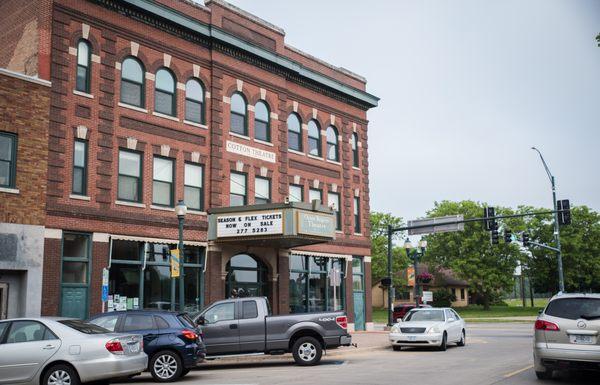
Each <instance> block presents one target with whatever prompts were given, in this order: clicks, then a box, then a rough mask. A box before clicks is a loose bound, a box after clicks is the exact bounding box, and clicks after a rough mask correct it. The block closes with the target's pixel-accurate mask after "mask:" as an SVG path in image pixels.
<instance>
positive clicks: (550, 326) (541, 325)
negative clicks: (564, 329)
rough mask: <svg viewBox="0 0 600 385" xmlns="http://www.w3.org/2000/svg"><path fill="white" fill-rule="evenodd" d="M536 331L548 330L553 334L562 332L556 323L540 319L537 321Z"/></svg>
mask: <svg viewBox="0 0 600 385" xmlns="http://www.w3.org/2000/svg"><path fill="white" fill-rule="evenodd" d="M535 330H546V331H551V332H557V331H559V330H560V328H559V327H558V325H557V324H555V323H554V322H549V321H544V320H542V319H539V320H537V321H535Z"/></svg>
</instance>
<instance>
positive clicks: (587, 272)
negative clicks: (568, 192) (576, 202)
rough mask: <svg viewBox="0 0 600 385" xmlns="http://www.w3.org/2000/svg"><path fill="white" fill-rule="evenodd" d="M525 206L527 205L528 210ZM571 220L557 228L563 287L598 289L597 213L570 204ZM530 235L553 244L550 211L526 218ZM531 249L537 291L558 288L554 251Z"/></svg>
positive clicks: (599, 223)
mask: <svg viewBox="0 0 600 385" xmlns="http://www.w3.org/2000/svg"><path fill="white" fill-rule="evenodd" d="M527 209H528V208H526V210H527ZM571 221H572V222H571V224H570V225H567V226H562V227H561V229H560V242H561V250H562V258H563V271H564V278H565V290H566V291H568V292H573V291H596V292H597V291H598V290H600V214H599V213H597V212H595V211H593V210H591V209H590V208H589V207H587V206H576V207H573V208H571ZM526 226H527V227H528V228H529V231H530V234H531V239H532V240H534V241H536V242H538V243H543V244H547V245H551V246H554V236H553V231H554V227H553V226H554V219H553V217H552V215H546V216H543V217H534V218H531V219H528V220H527V221H526ZM529 249H530V250H531V253H532V258H531V261H530V270H531V275H532V281H533V284H534V288H535V290H536V291H537V292H541V293H546V292H553V293H555V292H557V291H558V264H557V260H556V253H555V252H553V251H550V250H545V249H542V248H538V247H530V248H529Z"/></svg>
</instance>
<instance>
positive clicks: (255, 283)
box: [0, 0, 378, 329]
mask: <svg viewBox="0 0 600 385" xmlns="http://www.w3.org/2000/svg"><path fill="white" fill-rule="evenodd" d="M35 9H37V10H38V11H33V10H35ZM0 12H2V14H3V15H4V16H5V17H8V16H12V17H11V22H10V23H8V22H7V23H6V24H5V23H4V21H3V25H6V26H7V27H8V28H6V29H5V31H2V32H1V33H0V35H2V37H3V38H8V37H10V38H11V42H12V41H14V43H11V44H9V45H6V46H3V47H1V48H0V66H4V67H8V68H11V69H13V70H15V71H21V72H24V73H28V74H30V75H34V76H39V77H41V78H44V79H46V78H47V79H48V80H49V81H51V83H52V87H51V103H50V104H51V105H50V108H49V120H50V123H49V141H48V158H47V159H48V167H47V186H48V187H47V194H46V195H47V199H46V216H45V223H44V224H45V243H44V279H43V293H44V295H43V298H42V310H41V312H42V314H44V315H56V314H62V315H72V316H80V317H85V316H87V315H89V314H93V313H97V312H100V311H102V308H103V306H108V307H109V308H138V307H140V308H141V307H154V308H166V307H169V305H170V301H171V300H172V298H173V297H172V294H171V293H172V290H173V288H172V286H171V285H172V281H171V279H170V271H169V269H170V267H169V262H170V253H171V250H173V249H175V248H176V246H177V238H178V226H177V224H178V220H177V217H176V215H175V209H174V207H175V205H176V204H177V202H178V201H180V200H183V201H184V202H185V204H186V206H187V208H188V210H187V214H186V216H185V231H184V245H185V246H184V250H185V253H184V254H185V256H184V258H183V259H184V265H183V268H184V285H183V286H184V296H185V308H186V310H195V309H200V308H203V307H205V306H206V305H208V304H210V303H211V302H212V301H214V300H218V299H223V298H227V297H230V296H232V295H236V294H240V295H264V296H267V297H268V298H269V300H270V302H271V305H272V308H273V311H274V312H275V313H288V312H303V311H317V310H332V309H342V308H343V309H345V310H346V311H347V312H348V314H349V316H350V319H351V321H353V324H354V326H355V327H356V328H357V329H363V328H366V327H369V326H370V325H371V323H370V321H371V310H370V308H371V306H370V301H371V295H370V293H369V290H370V287H371V282H370V257H369V255H370V241H369V222H368V218H369V215H368V213H369V187H368V182H369V179H368V177H369V174H368V155H367V149H368V146H367V123H368V122H367V118H366V112H367V110H368V109H369V108H372V107H374V106H376V105H377V101H378V99H377V98H376V97H374V96H372V95H370V94H369V93H367V92H366V80H365V79H364V78H362V77H361V76H359V75H356V74H353V73H352V72H350V71H348V70H345V69H343V68H338V67H334V66H332V65H329V64H327V63H324V62H322V61H320V60H318V59H316V58H314V57H312V56H310V55H308V54H306V53H304V52H301V51H299V50H297V49H295V48H293V47H290V46H288V45H286V44H285V41H284V35H285V33H284V31H283V30H282V29H280V28H279V27H277V26H274V25H272V24H270V23H268V22H266V21H264V20H261V19H259V18H257V17H256V16H253V15H251V14H248V13H246V12H245V11H243V10H240V9H239V8H237V7H234V6H232V5H230V4H228V3H226V2H224V1H221V0H207V1H205V5H200V4H197V3H193V2H190V1H183V0H180V1H166V0H159V1H149V0H143V1H131V0H121V1H117V0H90V1H76V0H54V1H51V0H38V1H32V2H27V3H25V2H18V1H7V2H3V4H2V5H0ZM7 15H8V16H7ZM50 15H51V16H50ZM32 42H35V43H32ZM32 44H37V50H35V49H33V50H32V49H31V46H32ZM319 202H320V203H319ZM332 207H333V209H331V208H332ZM236 226H237V228H236ZM243 228H245V229H246V230H243V231H239V232H237V231H236V230H237V229H243ZM244 231H249V232H247V233H246V232H244ZM103 269H107V270H108V272H109V293H108V294H109V301H107V302H106V303H103V301H102V290H101V286H102V271H103ZM173 282H175V281H173ZM178 285H179V283H178V282H177V283H176V284H175V286H176V287H175V292H176V293H178V292H179V289H178Z"/></svg>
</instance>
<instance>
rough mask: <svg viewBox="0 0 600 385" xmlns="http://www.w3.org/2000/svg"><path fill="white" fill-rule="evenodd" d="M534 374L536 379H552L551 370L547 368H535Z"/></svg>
mask: <svg viewBox="0 0 600 385" xmlns="http://www.w3.org/2000/svg"><path fill="white" fill-rule="evenodd" d="M535 376H536V377H537V378H538V380H550V379H552V370H550V369H547V370H546V371H545V372H538V371H537V370H536V371H535Z"/></svg>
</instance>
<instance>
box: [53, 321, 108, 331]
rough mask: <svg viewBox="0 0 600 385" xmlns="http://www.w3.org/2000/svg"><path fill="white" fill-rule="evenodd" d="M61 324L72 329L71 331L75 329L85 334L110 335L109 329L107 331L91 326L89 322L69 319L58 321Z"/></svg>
mask: <svg viewBox="0 0 600 385" xmlns="http://www.w3.org/2000/svg"><path fill="white" fill-rule="evenodd" d="M58 322H59V323H61V324H63V325H65V326H68V327H70V328H71V329H75V330H77V331H78V332H81V333H84V334H105V333H110V331H109V330H108V329H105V328H103V327H101V326H98V325H94V324H91V323H89V322H85V321H81V320H78V319H68V320H62V321H58Z"/></svg>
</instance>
